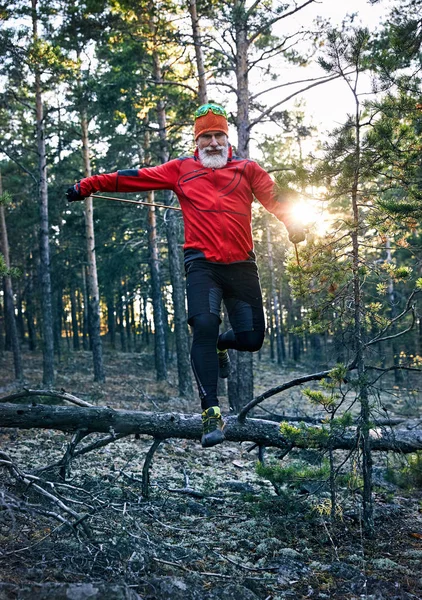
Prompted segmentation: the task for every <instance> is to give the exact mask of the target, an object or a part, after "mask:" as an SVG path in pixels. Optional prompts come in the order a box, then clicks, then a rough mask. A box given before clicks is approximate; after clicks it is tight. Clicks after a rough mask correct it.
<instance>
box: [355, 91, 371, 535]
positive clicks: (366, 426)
mask: <svg viewBox="0 0 422 600" xmlns="http://www.w3.org/2000/svg"><path fill="white" fill-rule="evenodd" d="M354 96H355V106H356V112H355V136H356V147H355V165H354V178H353V185H352V193H351V200H352V210H353V229H352V234H351V238H352V248H353V249H352V257H353V263H352V269H353V299H354V306H353V308H354V343H355V348H354V350H355V353H356V365H357V370H358V377H359V387H358V397H359V400H360V407H361V409H360V417H361V424H360V426H359V428H358V432H359V434H360V447H361V451H362V475H363V497H362V505H363V523H364V527H365V530H366V532H367V533H368V534H369V535H372V534H373V533H374V516H373V497H372V464H373V462H372V453H371V440H370V416H371V414H370V413H371V410H370V405H369V393H368V385H367V381H366V365H365V354H364V327H363V325H362V311H363V308H364V307H363V306H362V292H361V287H362V282H361V275H360V269H361V257H360V246H359V238H358V235H359V231H360V225H361V222H360V214H359V182H360V160H361V148H360V128H361V124H360V102H359V98H358V96H357V94H356V93H355V94H354Z"/></svg>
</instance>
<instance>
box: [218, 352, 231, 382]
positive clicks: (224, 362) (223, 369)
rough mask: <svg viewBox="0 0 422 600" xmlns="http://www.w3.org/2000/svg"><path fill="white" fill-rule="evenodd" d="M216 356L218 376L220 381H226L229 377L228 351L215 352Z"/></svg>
mask: <svg viewBox="0 0 422 600" xmlns="http://www.w3.org/2000/svg"><path fill="white" fill-rule="evenodd" d="M217 356H218V376H219V377H220V379H227V377H228V376H229V375H230V356H229V351H228V350H217Z"/></svg>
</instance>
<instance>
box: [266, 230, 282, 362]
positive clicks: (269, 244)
mask: <svg viewBox="0 0 422 600" xmlns="http://www.w3.org/2000/svg"><path fill="white" fill-rule="evenodd" d="M268 221H269V219H268V218H267V219H266V229H267V249H268V268H269V270H270V286H271V298H272V306H273V311H274V329H275V341H276V347H277V363H278V364H279V365H281V364H282V362H283V349H282V337H281V326H280V308H279V304H278V293H277V288H276V283H275V274H274V260H273V245H272V240H271V229H270V227H269V223H268Z"/></svg>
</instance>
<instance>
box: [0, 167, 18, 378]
mask: <svg viewBox="0 0 422 600" xmlns="http://www.w3.org/2000/svg"><path fill="white" fill-rule="evenodd" d="M2 194H3V187H2V179H1V173H0V196H2ZM5 212H6V211H5V209H4V205H3V203H1V202H0V243H1V251H2V253H3V257H4V262H5V265H6V268H7V269H10V257H9V240H8V237H7V227H6V215H5ZM4 293H5V297H4V314H5V319H6V320H7V321H8V323H9V333H10V341H11V346H12V352H13V366H14V370H15V379H17V380H18V381H21V380H22V379H23V368H22V354H21V347H20V343H19V336H18V328H17V325H16V317H15V307H14V300H13V286H12V277H11V276H10V274H6V275H5V277H4Z"/></svg>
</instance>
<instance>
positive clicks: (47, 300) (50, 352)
mask: <svg viewBox="0 0 422 600" xmlns="http://www.w3.org/2000/svg"><path fill="white" fill-rule="evenodd" d="M32 31H33V40H34V42H36V41H37V40H38V17H37V0H32ZM35 107H36V132H37V151H38V171H39V188H38V198H39V211H40V280H41V307H42V328H43V382H44V384H45V385H47V386H51V385H53V383H54V337H53V311H52V300H51V278H50V246H49V237H48V233H49V232H48V229H49V225H48V190H47V158H46V149H45V137H44V109H43V98H42V91H41V74H40V72H39V70H38V68H37V69H36V71H35Z"/></svg>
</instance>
